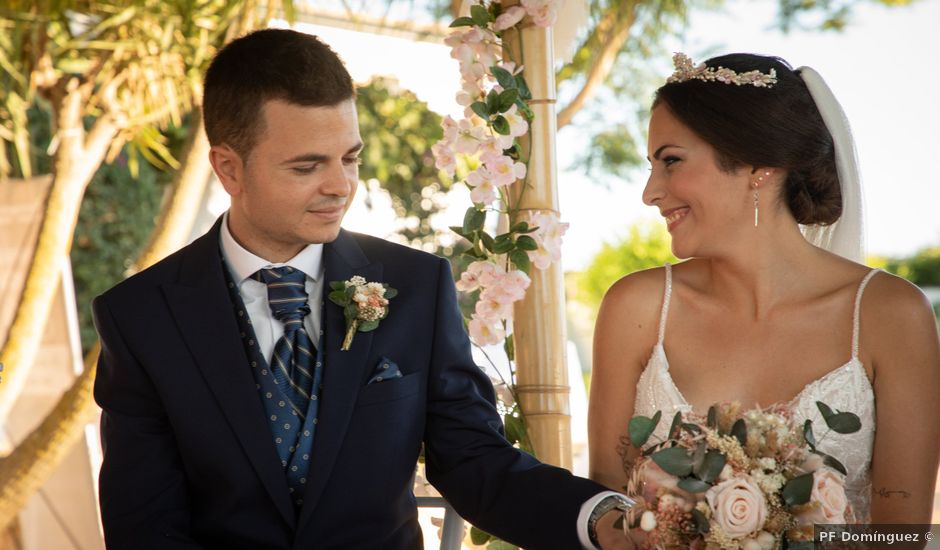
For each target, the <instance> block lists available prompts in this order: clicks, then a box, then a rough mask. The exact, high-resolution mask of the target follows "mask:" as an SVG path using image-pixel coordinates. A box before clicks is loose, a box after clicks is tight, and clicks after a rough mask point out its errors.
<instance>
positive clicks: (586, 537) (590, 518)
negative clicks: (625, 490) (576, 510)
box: [578, 491, 634, 550]
mask: <svg viewBox="0 0 940 550" xmlns="http://www.w3.org/2000/svg"><path fill="white" fill-rule="evenodd" d="M633 504H634V503H633V501H632V500H631V499H629V498H627V497H626V496H624V495H622V494H620V493H616V492H614V491H604V492H602V493H598V494H596V495H594V496H593V497H591V498H589V499H588V500H587V501H585V503H584V504H582V505H581V513H580V514H579V515H578V538H579V539H580V540H581V545H582V546H583V547H584V548H586V549H588V550H597V548H598V545H597V523H598V521H599V520H600V519H601V518H602V517H603V516H604V515H605V514H607V513H608V512H610V511H611V510H618V509H619V510H628V509H629V508H630V507H632V506H633Z"/></svg>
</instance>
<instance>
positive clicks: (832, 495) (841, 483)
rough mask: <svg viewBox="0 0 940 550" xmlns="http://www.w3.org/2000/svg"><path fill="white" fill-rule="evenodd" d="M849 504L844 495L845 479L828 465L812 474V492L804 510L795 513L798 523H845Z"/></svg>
mask: <svg viewBox="0 0 940 550" xmlns="http://www.w3.org/2000/svg"><path fill="white" fill-rule="evenodd" d="M848 506H849V501H848V498H846V496H845V480H844V479H843V477H842V474H840V473H838V472H836V471H835V470H833V469H832V468H829V467H828V466H823V467H822V468H820V469H818V470H816V472H815V473H814V474H813V492H812V494H811V495H810V501H809V503H808V504H807V506H806V510H804V511H802V512H800V513H799V514H797V519H799V520H800V525H807V526H808V525H812V524H814V523H845V521H846V518H845V514H846V511H847V509H848Z"/></svg>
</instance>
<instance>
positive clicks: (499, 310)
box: [475, 291, 512, 321]
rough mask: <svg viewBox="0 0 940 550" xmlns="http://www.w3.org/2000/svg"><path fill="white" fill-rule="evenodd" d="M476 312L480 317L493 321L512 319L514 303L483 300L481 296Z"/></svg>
mask: <svg viewBox="0 0 940 550" xmlns="http://www.w3.org/2000/svg"><path fill="white" fill-rule="evenodd" d="M484 292H486V291H484ZM475 312H476V314H477V315H479V316H480V317H482V318H484V319H489V320H492V321H496V320H503V319H506V320H508V319H512V303H511V302H510V303H507V304H501V303H499V302H497V301H495V300H483V299H482V298H481V299H480V300H479V301H478V302H477V305H476V309H475Z"/></svg>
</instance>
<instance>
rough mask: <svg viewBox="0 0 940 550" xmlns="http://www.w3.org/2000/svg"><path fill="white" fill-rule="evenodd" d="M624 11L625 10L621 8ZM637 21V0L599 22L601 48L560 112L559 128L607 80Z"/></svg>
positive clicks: (613, 9) (597, 29) (612, 10)
mask: <svg viewBox="0 0 940 550" xmlns="http://www.w3.org/2000/svg"><path fill="white" fill-rule="evenodd" d="M620 10H622V11H620ZM634 21H636V5H635V3H634V2H630V3H628V4H625V5H624V6H623V7H620V8H617V7H612V8H610V11H608V12H607V14H605V16H604V18H603V19H602V20H601V22H600V23H599V24H598V25H597V28H596V29H595V31H594V32H596V33H598V35H599V36H598V41H599V42H600V51H599V52H598V53H597V54H596V55H595V56H594V59H593V60H592V62H591V67H590V69H588V72H587V76H586V77H585V80H584V86H582V87H581V91H579V92H578V95H576V96H575V97H574V99H572V100H571V102H570V103H569V104H568V105H565V107H564V108H563V109H562V110H561V111H559V113H558V129H559V130H560V129H562V128H563V127H565V126H567V125H568V124H570V123H571V120H572V119H573V118H574V115H576V114H577V113H578V111H580V110H581V109H582V108H583V107H584V105H585V104H586V103H587V101H588V100H589V99H590V98H591V96H593V95H594V92H596V91H597V88H598V87H600V86H601V85H602V84H604V82H605V81H606V80H607V77H608V76H609V75H610V70H611V69H612V68H613V66H614V61H616V60H617V55H619V54H620V49H621V48H623V45H624V44H625V43H626V42H627V38H629V37H630V27H632V26H633V23H634Z"/></svg>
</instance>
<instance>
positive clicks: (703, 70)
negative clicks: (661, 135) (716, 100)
mask: <svg viewBox="0 0 940 550" xmlns="http://www.w3.org/2000/svg"><path fill="white" fill-rule="evenodd" d="M672 62H673V64H674V65H675V66H676V71H675V72H674V73H672V76H670V77H669V78H667V79H666V82H667V83H669V84H671V83H673V82H685V81H687V80H702V81H705V82H709V81H714V82H723V83H725V84H735V85H737V86H754V87H755V88H770V87H772V86H773V85H774V84H776V83H777V71H776V70H774V69H770V72H769V73H766V74H765V73H762V72H760V71H758V70H754V71H748V72H746V73H737V72H735V71H733V70H731V69H726V68H724V67H718V68H717V69H716V68H714V67H706V66H705V64H704V63H700V64H699V65H698V66H695V65H694V64H693V63H692V60H691V59H690V58H689V56H687V55H685V54H684V53H679V52H677V53H675V54H674V55H673V56H672Z"/></svg>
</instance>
